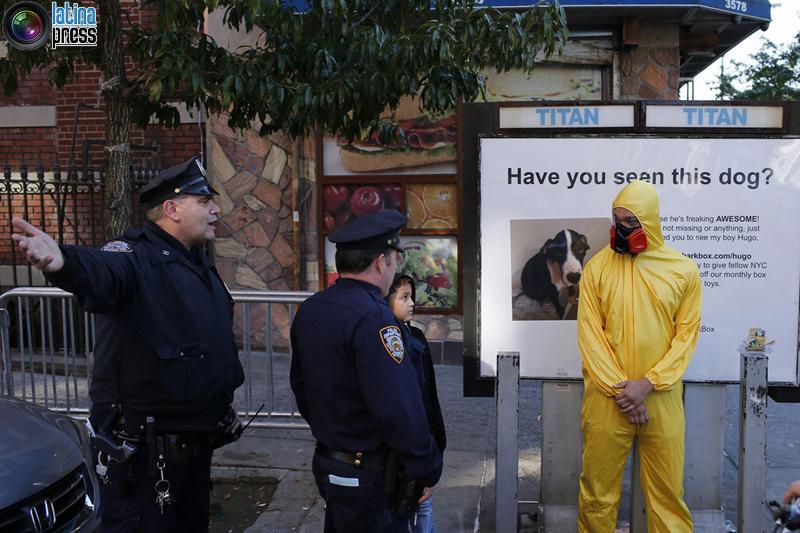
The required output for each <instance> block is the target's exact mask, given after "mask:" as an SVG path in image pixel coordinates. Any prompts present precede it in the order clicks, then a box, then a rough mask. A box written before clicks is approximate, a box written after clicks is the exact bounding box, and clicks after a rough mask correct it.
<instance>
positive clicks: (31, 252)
mask: <svg viewBox="0 0 800 533" xmlns="http://www.w3.org/2000/svg"><path fill="white" fill-rule="evenodd" d="M11 224H12V225H13V226H14V231H15V233H12V234H11V238H12V239H14V242H16V243H17V245H19V248H20V250H22V252H23V253H24V254H25V257H27V258H28V261H30V262H31V264H32V265H33V266H35V267H36V268H38V269H39V270H41V271H43V272H58V271H59V270H61V267H63V266H64V256H63V255H62V254H61V249H60V248H59V247H58V244H57V243H56V241H54V240H53V238H52V237H50V235H48V234H47V233H45V232H43V231H42V230H40V229H39V228H37V227H36V226H33V225H31V224H29V223H28V222H26V221H25V220H22V219H21V218H17V217H14V218H13V219H12V220H11Z"/></svg>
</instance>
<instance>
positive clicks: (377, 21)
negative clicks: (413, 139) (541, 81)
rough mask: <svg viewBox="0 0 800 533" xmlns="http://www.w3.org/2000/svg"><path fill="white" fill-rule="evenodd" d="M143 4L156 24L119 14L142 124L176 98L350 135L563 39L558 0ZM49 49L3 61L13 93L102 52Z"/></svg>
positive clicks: (289, 128)
mask: <svg viewBox="0 0 800 533" xmlns="http://www.w3.org/2000/svg"><path fill="white" fill-rule="evenodd" d="M0 1H2V0H0ZM148 5H152V6H156V7H157V9H158V16H157V17H156V24H155V25H154V26H153V27H143V26H138V25H135V24H134V25H133V26H132V27H129V26H127V25H128V24H130V23H131V20H132V19H129V18H126V17H125V15H124V14H123V20H122V22H123V27H125V28H127V29H126V30H125V34H126V42H127V47H126V50H125V53H126V55H127V56H128V57H131V58H133V60H134V63H135V70H134V72H131V73H129V76H128V79H130V80H131V83H130V85H129V87H127V88H126V94H128V95H129V98H128V101H129V102H130V105H131V107H132V109H133V112H134V117H133V118H134V120H135V122H136V123H137V124H138V125H140V126H144V125H146V124H147V123H148V122H149V121H150V119H151V118H152V117H155V118H157V119H158V120H159V122H161V123H165V124H170V123H173V118H174V117H173V114H172V112H171V111H170V110H173V108H172V106H171V104H172V103H174V102H177V101H181V102H184V103H185V104H186V105H187V106H189V107H200V106H202V107H205V108H206V110H207V111H208V112H210V113H221V112H225V113H227V114H228V116H229V125H230V126H231V127H233V128H242V129H244V128H250V127H252V125H253V123H254V122H255V125H256V127H258V128H260V131H261V132H262V133H264V134H266V133H269V132H272V131H275V130H277V129H282V130H285V131H286V133H288V134H289V135H291V136H302V135H307V134H309V133H311V132H313V131H314V130H315V129H316V128H321V129H323V130H325V131H326V132H329V133H333V134H338V135H341V136H343V137H348V138H352V137H354V136H357V135H360V134H362V133H363V131H365V130H369V129H370V128H372V127H375V126H376V125H377V124H378V119H379V116H380V115H381V114H382V113H383V112H384V110H385V109H386V107H387V106H388V107H390V108H394V107H396V106H397V103H398V101H399V100H400V99H401V98H402V97H404V96H413V95H416V94H418V93H419V94H421V101H422V107H423V108H424V109H425V110H427V111H431V112H434V113H436V112H442V111H444V110H447V109H450V108H452V107H453V106H455V104H456V102H457V101H458V100H459V99H464V100H466V101H470V100H474V99H475V98H477V97H478V96H480V94H481V93H482V91H483V78H482V76H481V71H482V70H483V69H484V68H486V67H488V66H494V67H496V68H497V69H498V70H501V71H504V70H508V69H511V68H522V69H525V70H526V71H530V70H531V69H532V68H534V65H535V58H536V57H537V55H539V56H540V57H541V56H542V55H544V56H547V55H549V54H552V53H554V51H555V50H557V49H558V48H559V46H560V45H561V44H563V42H565V40H566V27H565V17H564V13H563V10H561V8H560V6H559V5H558V3H557V2H546V3H543V4H540V5H537V6H536V7H534V8H531V9H529V10H526V11H513V12H511V11H506V12H500V11H497V10H495V9H487V8H482V7H479V6H477V5H476V3H475V1H474V0H436V1H435V2H431V1H430V0H374V1H373V0H307V1H306V5H307V6H308V10H307V11H305V12H303V13H295V12H294V11H293V9H292V8H291V6H289V5H288V3H282V1H281V0H182V1H176V2H172V1H170V2H166V1H157V2H151V3H148ZM206 10H208V11H209V12H212V11H215V10H216V11H217V12H219V11H222V12H223V20H224V23H225V24H226V25H227V26H228V27H229V28H231V29H233V30H242V31H251V32H253V36H254V37H256V38H255V39H252V40H250V42H254V43H255V44H254V45H248V46H244V47H240V48H237V49H231V50H228V49H225V48H222V47H220V46H219V45H218V44H217V43H216V42H215V41H214V39H213V38H212V37H211V36H208V35H205V34H203V33H202V27H203V25H202V21H203V18H204V16H205V15H204V13H205V11H206ZM43 50H44V51H43V52H42V53H41V54H39V55H37V54H34V53H26V54H16V53H13V52H10V53H9V57H8V58H5V59H0V83H2V85H3V88H4V89H5V90H6V91H14V90H16V87H17V79H18V78H19V77H21V76H24V75H25V73H27V72H30V70H31V69H32V68H35V67H37V66H45V65H50V66H51V70H50V72H49V76H50V80H51V82H52V83H54V84H56V85H63V84H64V83H65V82H66V81H67V80H68V79H69V77H70V76H71V74H72V72H73V65H74V62H75V58H77V60H78V61H81V60H82V61H87V62H90V63H95V64H97V62H98V61H99V58H98V56H97V55H94V56H92V55H91V54H89V53H83V52H81V53H79V54H77V55H75V53H74V52H73V51H70V53H71V54H72V55H70V56H65V55H59V54H57V53H53V52H52V51H50V50H46V49H43ZM66 57H69V59H65V58H66ZM134 105H135V106H137V107H136V108H134V107H133V106H134ZM388 133H389V134H391V131H389V132H388Z"/></svg>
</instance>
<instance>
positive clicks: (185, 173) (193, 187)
mask: <svg viewBox="0 0 800 533" xmlns="http://www.w3.org/2000/svg"><path fill="white" fill-rule="evenodd" d="M181 194H196V195H199V196H214V195H215V194H217V191H215V190H214V188H213V187H211V185H210V184H209V183H208V181H207V180H206V170H205V169H204V168H203V165H201V164H200V161H198V160H197V158H196V157H193V158H191V159H190V160H188V161H187V162H185V163H181V164H180V165H175V166H174V167H170V168H167V169H164V170H162V171H161V172H159V173H158V176H156V177H155V178H154V179H153V180H152V181H150V182H149V183H148V184H147V185H145V186H144V187H142V189H141V190H140V191H139V202H141V203H143V204H145V205H148V206H155V205H158V204H160V203H161V202H163V201H164V200H169V199H170V198H175V197H176V196H178V195H181Z"/></svg>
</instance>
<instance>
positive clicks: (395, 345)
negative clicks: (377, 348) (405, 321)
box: [379, 326, 406, 365]
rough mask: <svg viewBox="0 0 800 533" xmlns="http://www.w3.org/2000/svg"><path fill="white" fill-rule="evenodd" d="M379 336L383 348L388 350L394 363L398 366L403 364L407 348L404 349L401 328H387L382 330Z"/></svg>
mask: <svg viewBox="0 0 800 533" xmlns="http://www.w3.org/2000/svg"><path fill="white" fill-rule="evenodd" d="M379 335H380V337H381V342H382V343H383V347H384V348H386V352H387V353H388V354H389V356H390V357H391V358H392V359H394V362H395V363H397V364H398V365H399V364H400V363H402V362H403V356H405V353H406V352H405V348H403V337H402V336H401V335H400V328H398V327H397V326H386V327H385V328H381V330H380V332H379Z"/></svg>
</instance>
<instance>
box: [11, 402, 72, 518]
mask: <svg viewBox="0 0 800 533" xmlns="http://www.w3.org/2000/svg"><path fill="white" fill-rule="evenodd" d="M0 428H2V432H0V509H3V508H5V507H8V506H9V505H12V504H14V503H16V502H18V501H20V500H22V499H24V498H26V497H28V496H31V495H33V494H35V493H37V492H39V491H41V490H43V489H44V488H46V487H48V486H49V485H50V484H52V483H53V482H55V481H58V480H59V479H61V478H62V477H64V476H65V475H67V474H68V473H70V472H71V471H73V470H74V469H75V468H77V467H78V466H79V465H81V464H82V462H83V455H82V453H81V447H80V444H79V442H80V436H79V434H78V431H77V429H76V428H75V426H74V425H73V424H72V421H70V419H69V418H68V417H67V416H64V415H61V414H58V413H55V412H53V411H48V410H47V409H43V408H41V407H37V406H35V405H33V404H30V403H27V402H22V401H19V400H13V399H9V398H0Z"/></svg>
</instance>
